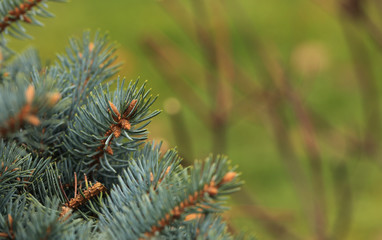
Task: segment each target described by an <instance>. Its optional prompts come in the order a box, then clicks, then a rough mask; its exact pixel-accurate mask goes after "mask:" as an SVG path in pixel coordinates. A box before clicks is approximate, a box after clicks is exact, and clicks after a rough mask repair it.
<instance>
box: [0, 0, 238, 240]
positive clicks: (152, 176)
mask: <svg viewBox="0 0 382 240" xmlns="http://www.w3.org/2000/svg"><path fill="white" fill-rule="evenodd" d="M48 2H49V1H47V0H24V1H23V0H2V1H0V33H1V40H0V44H1V60H0V64H1V68H0V138H1V140H0V161H1V164H0V214H1V216H0V239H90V238H95V239H146V238H156V239H232V238H234V236H232V235H231V234H230V233H229V232H228V230H227V226H226V223H224V221H222V218H221V216H220V213H221V212H222V211H224V210H225V207H224V206H223V200H224V199H225V196H226V195H228V194H230V193H232V192H234V191H236V190H238V188H239V186H240V184H241V182H240V181H239V179H238V176H237V175H238V174H237V173H236V172H235V168H231V167H230V166H229V161H228V160H227V158H226V157H225V156H216V157H213V156H209V157H208V158H207V159H206V160H204V161H196V162H195V163H194V165H193V166H191V167H188V168H183V167H182V165H181V164H180V163H181V158H180V157H179V156H178V155H177V152H176V150H175V149H171V150H169V151H167V152H166V153H164V154H162V153H161V151H160V148H161V144H160V143H155V142H147V141H145V140H146V139H147V135H148V131H147V129H146V127H147V126H148V124H149V123H150V121H151V119H152V118H153V117H155V116H156V115H157V114H159V111H158V110H152V109H151V106H152V104H153V103H154V101H155V99H156V97H153V96H152V95H151V93H150V90H146V83H143V84H141V83H139V81H131V82H129V83H128V82H127V81H125V80H121V79H119V78H117V79H115V80H114V81H112V79H111V78H113V76H114V75H115V74H116V73H117V71H118V65H117V64H115V62H114V61H115V56H114V52H115V47H114V45H113V44H110V43H108V39H107V36H106V35H101V34H99V33H96V34H95V36H93V37H91V35H90V34H89V33H85V34H84V35H83V37H82V39H71V40H70V44H69V47H68V48H67V49H66V53H65V54H62V55H59V56H58V59H57V61H56V62H55V63H54V64H52V65H50V66H43V64H42V63H41V61H40V59H39V57H38V53H37V51H36V50H34V49H28V50H26V51H24V52H22V53H15V52H14V51H13V50H11V49H10V48H9V47H7V41H8V40H9V36H12V37H16V38H26V37H28V35H27V34H26V33H25V30H24V28H23V24H34V25H41V23H40V22H39V20H37V18H38V17H51V16H52V14H51V13H49V12H47V10H46V4H47V3H48ZM106 81H107V82H108V83H105V82H106ZM111 84H113V86H111ZM238 238H241V237H238Z"/></svg>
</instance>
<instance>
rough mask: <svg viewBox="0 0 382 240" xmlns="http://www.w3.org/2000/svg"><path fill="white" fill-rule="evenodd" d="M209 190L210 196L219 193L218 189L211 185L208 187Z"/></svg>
mask: <svg viewBox="0 0 382 240" xmlns="http://www.w3.org/2000/svg"><path fill="white" fill-rule="evenodd" d="M207 192H208V194H209V195H210V196H215V195H216V194H218V189H217V188H216V187H209V188H208V189H207Z"/></svg>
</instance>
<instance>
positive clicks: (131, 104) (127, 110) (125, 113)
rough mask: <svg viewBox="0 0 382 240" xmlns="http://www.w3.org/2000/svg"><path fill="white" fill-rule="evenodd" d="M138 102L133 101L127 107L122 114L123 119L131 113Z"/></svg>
mask: <svg viewBox="0 0 382 240" xmlns="http://www.w3.org/2000/svg"><path fill="white" fill-rule="evenodd" d="M137 102H138V100H137V99H133V100H132V101H131V103H130V105H129V107H128V108H127V109H126V111H125V112H124V113H123V116H124V117H127V115H129V114H130V113H131V111H133V109H134V107H135V105H136V104H137Z"/></svg>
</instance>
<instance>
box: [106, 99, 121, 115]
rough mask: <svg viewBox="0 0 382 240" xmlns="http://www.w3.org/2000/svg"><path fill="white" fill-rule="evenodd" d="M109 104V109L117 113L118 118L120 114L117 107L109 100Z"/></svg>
mask: <svg viewBox="0 0 382 240" xmlns="http://www.w3.org/2000/svg"><path fill="white" fill-rule="evenodd" d="M109 104H110V107H111V109H113V112H114V113H115V115H117V116H118V118H120V117H121V114H120V113H119V111H118V109H117V107H116V106H115V105H114V104H113V103H112V102H110V101H109Z"/></svg>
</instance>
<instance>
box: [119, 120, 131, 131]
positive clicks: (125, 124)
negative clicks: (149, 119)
mask: <svg viewBox="0 0 382 240" xmlns="http://www.w3.org/2000/svg"><path fill="white" fill-rule="evenodd" d="M121 125H122V128H123V129H125V130H130V129H131V124H130V123H129V121H128V120H127V119H121Z"/></svg>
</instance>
